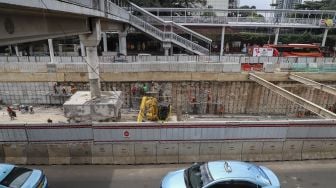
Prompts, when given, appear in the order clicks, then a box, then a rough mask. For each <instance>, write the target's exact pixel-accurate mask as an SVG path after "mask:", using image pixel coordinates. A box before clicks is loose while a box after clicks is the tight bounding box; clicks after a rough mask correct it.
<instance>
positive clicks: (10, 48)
mask: <svg viewBox="0 0 336 188" xmlns="http://www.w3.org/2000/svg"><path fill="white" fill-rule="evenodd" d="M8 49H9V55H10V56H11V55H12V54H13V50H12V45H8Z"/></svg>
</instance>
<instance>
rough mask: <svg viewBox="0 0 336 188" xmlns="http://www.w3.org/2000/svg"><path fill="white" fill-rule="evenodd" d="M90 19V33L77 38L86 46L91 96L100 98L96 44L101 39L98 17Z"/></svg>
mask: <svg viewBox="0 0 336 188" xmlns="http://www.w3.org/2000/svg"><path fill="white" fill-rule="evenodd" d="M92 21H93V22H92V23H93V30H92V33H90V34H83V35H80V36H79V38H80V40H81V42H82V43H83V45H84V46H85V48H86V63H87V68H88V72H89V83H90V93H91V98H100V97H101V91H100V77H99V58H98V54H97V46H98V44H99V42H100V40H101V26H100V20H99V19H92Z"/></svg>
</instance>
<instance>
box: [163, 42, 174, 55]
mask: <svg viewBox="0 0 336 188" xmlns="http://www.w3.org/2000/svg"><path fill="white" fill-rule="evenodd" d="M162 47H163V49H164V55H165V56H169V49H171V48H172V45H171V43H170V42H164V43H162Z"/></svg>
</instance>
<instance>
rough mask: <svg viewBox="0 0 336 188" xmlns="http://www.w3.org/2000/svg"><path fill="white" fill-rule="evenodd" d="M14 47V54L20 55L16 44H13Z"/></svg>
mask: <svg viewBox="0 0 336 188" xmlns="http://www.w3.org/2000/svg"><path fill="white" fill-rule="evenodd" d="M14 49H15V55H16V56H20V54H19V47H18V45H15V46H14Z"/></svg>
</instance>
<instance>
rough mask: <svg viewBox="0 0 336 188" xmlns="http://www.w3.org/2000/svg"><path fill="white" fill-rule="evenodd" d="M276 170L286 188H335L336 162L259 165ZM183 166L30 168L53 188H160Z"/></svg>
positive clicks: (184, 165)
mask: <svg viewBox="0 0 336 188" xmlns="http://www.w3.org/2000/svg"><path fill="white" fill-rule="evenodd" d="M257 164H261V165H264V166H267V167H269V168H270V169H272V170H273V171H274V172H275V173H276V174H277V175H278V177H279V178H280V182H281V187H282V188H335V187H336V160H326V161H324V160H323V161H298V162H267V163H257ZM189 165H190V164H182V165H174V164H169V165H95V166H92V165H91V166H90V165H86V166H84V165H83V166H82V165H76V166H71V165H69V166H29V167H30V168H39V169H42V170H44V172H45V173H46V175H47V177H48V180H49V185H50V187H51V188H70V187H71V188H77V187H78V188H110V187H113V188H158V187H159V186H160V181H161V178H162V177H163V176H164V175H165V174H166V173H167V172H169V171H173V170H176V169H180V168H185V167H187V166H189Z"/></svg>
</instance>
